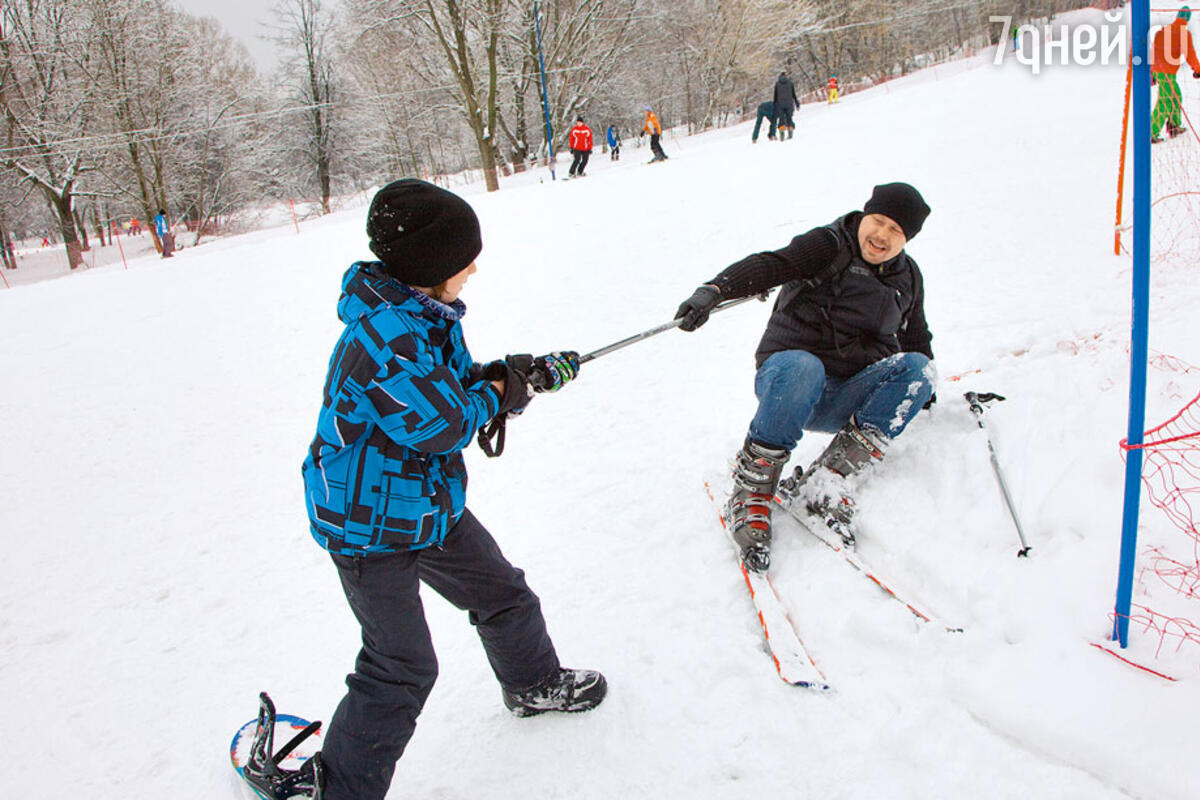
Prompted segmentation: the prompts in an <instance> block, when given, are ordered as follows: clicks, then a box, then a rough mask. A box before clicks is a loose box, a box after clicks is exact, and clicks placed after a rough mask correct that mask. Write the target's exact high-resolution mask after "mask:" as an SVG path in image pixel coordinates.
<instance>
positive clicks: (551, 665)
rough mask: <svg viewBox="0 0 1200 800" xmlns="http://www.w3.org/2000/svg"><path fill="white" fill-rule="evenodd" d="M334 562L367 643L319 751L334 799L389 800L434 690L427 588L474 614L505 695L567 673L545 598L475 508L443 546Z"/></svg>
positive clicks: (327, 795) (328, 796)
mask: <svg viewBox="0 0 1200 800" xmlns="http://www.w3.org/2000/svg"><path fill="white" fill-rule="evenodd" d="M332 558H333V561H334V564H335V565H336V566H337V570H338V577H340V578H341V581H342V589H343V590H344V591H345V593H346V599H347V600H348V601H349V603H350V608H351V610H353V612H354V616H355V617H357V618H358V621H359V624H360V625H361V626H362V642H363V646H362V650H360V651H359V654H358V659H357V661H356V662H355V665H354V672H353V673H352V674H351V675H349V676H348V677H347V678H346V685H347V686H348V687H349V691H348V692H347V693H346V696H345V697H344V698H342V701H341V703H340V704H339V705H338V707H337V711H335V712H334V715H333V719H332V721H331V722H330V723H329V728H328V732H327V734H326V736H325V744H324V746H323V747H322V749H321V754H322V756H321V757H322V760H323V761H324V762H325V765H326V767H327V777H328V782H327V784H326V789H325V794H324V797H325V798H326V800H382V798H383V797H384V795H386V794H387V792H388V787H389V785H390V784H391V781H392V774H393V772H395V769H396V761H397V760H399V758H400V756H401V754H402V753H403V752H404V748H405V746H406V745H407V744H408V740H409V739H410V738H411V737H412V734H413V729H414V728H415V727H416V720H417V715H418V714H420V712H421V708H422V707H423V706H424V705H425V700H426V699H427V698H428V697H429V692H430V690H431V689H433V683H434V680H435V679H436V678H437V657H436V655H435V654H434V652H433V642H432V640H431V639H430V636H429V628H428V626H427V625H426V623H425V612H424V610H423V608H422V605H421V598H420V596H419V595H418V593H417V587H418V584H419V582H420V581H424V582H425V583H426V584H427V585H428V586H429V587H431V588H432V589H434V590H435V591H436V592H437V593H438V594H440V595H442V597H445V598H446V599H447V600H449V601H450V602H451V603H453V604H454V605H455V606H457V607H458V608H460V609H463V610H464V611H467V612H469V619H470V621H471V624H472V625H474V626H475V627H476V630H477V631H478V633H479V638H480V639H481V640H482V642H483V649H484V651H485V652H486V654H487V658H488V662H489V663H490V664H491V666H492V671H493V672H494V673H495V675H496V678H497V680H498V681H499V682H500V685H501V686H503V687H504V688H506V689H509V690H518V689H525V688H528V687H530V686H533V685H534V684H536V683H538V682H540V681H541V680H542V679H544V678H545V677H547V676H548V675H551V674H553V673H554V672H555V671H556V670H557V669H558V668H559V663H558V656H557V654H556V653H555V652H554V645H553V644H552V643H551V641H550V635H549V634H548V633H547V631H546V622H545V620H544V619H543V617H542V611H541V603H540V601H539V600H538V598H537V595H535V594H534V593H533V592H532V591H531V590H530V588H529V586H528V585H527V584H526V583H525V574H524V573H523V572H522V571H521V570H519V569H517V568H516V567H514V566H512V565H511V564H510V563H509V562H508V561H507V560H506V559H505V558H504V555H503V554H502V553H501V552H500V548H499V546H497V544H496V541H495V540H494V539H493V538H492V536H491V534H490V533H488V532H487V529H485V528H484V527H483V525H481V524H480V523H479V521H478V520H477V519H475V516H474V515H473V514H472V513H471V512H470V511H469V510H467V511H464V512H463V515H462V517H461V518H460V519H459V521H458V524H457V525H455V526H454V527H453V528H452V529H451V530H450V533H449V534H447V536H446V541H445V544H444V545H443V547H441V548H437V547H430V548H426V549H424V550H411V551H406V552H402V553H387V554H377V555H368V556H366V557H363V558H348V557H344V556H336V555H335V556H332Z"/></svg>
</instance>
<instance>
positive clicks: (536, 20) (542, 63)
mask: <svg viewBox="0 0 1200 800" xmlns="http://www.w3.org/2000/svg"><path fill="white" fill-rule="evenodd" d="M533 24H534V26H535V27H536V28H537V50H538V71H539V72H540V73H541V75H542V114H543V115H544V116H545V118H546V155H547V157H548V158H549V161H550V180H556V178H555V177H554V130H553V129H552V128H551V127H550V102H549V100H548V99H547V95H546V60H545V59H544V58H543V57H542V16H541V14H539V13H538V4H537V0H533Z"/></svg>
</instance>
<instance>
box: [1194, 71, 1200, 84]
mask: <svg viewBox="0 0 1200 800" xmlns="http://www.w3.org/2000/svg"><path fill="white" fill-rule="evenodd" d="M1192 77H1193V78H1195V79H1196V80H1198V81H1200V69H1194V70H1192Z"/></svg>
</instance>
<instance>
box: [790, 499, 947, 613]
mask: <svg viewBox="0 0 1200 800" xmlns="http://www.w3.org/2000/svg"><path fill="white" fill-rule="evenodd" d="M775 505H776V506H777V507H778V508H780V509H782V510H783V511H786V512H787V513H788V515H789V516H790V517H791V518H792V519H794V520H795V521H796V522H798V523H800V527H801V528H803V529H804V530H806V531H808V533H809V534H811V535H812V536H813V537H815V538H816V539H817V540H818V541H820V542H821V543H822V544H824V545H825V546H826V547H828V548H829V549H830V550H832V551H833V552H835V553H837V554H838V555H840V556H841V557H842V559H843V560H845V561H846V563H847V564H849V565H850V566H852V567H854V569H856V570H858V572H859V573H860V574H861V575H863V577H865V578H867V579H868V580H870V581H871V582H872V583H874V584H875V585H876V586H877V587H878V588H879V589H881V590H882V591H883V592H884V593H885V594H886V595H887V596H888V597H890V598H891V599H893V600H895V601H896V602H897V603H900V604H901V605H902V606H904V607H905V608H907V609H908V610H909V612H910V613H912V615H913V616H914V617H916V618H917V619H918V620H920V621H921V622H926V623H932V624H937V625H941V626H942V627H944V628H945V629H946V630H947V631H948V632H950V633H962V630H963V629H962V628H961V627H960V626H958V625H954V624H952V623H948V622H946V621H945V620H944V619H942V618H941V617H940V616H939V615H938V614H936V613H934V612H933V611H931V610H929V608H928V607H927V606H925V605H924V604H922V603H919V602H918V601H916V600H914V599H913V598H912V596H911V595H910V594H909V593H907V592H903V591H901V590H900V589H898V588H896V583H895V582H894V581H892V580H889V579H887V578H885V577H883V574H882V573H881V572H880V571H879V570H878V569H876V568H875V567H873V566H871V565H870V564H868V563H867V562H866V561H865V560H863V558H862V556H860V555H859V554H858V553H857V552H856V551H854V550H852V549H850V548H848V547H847V546H846V545H845V543H844V542H843V541H842V537H841V536H840V535H838V533H837V532H835V531H834V530H833V529H832V528H830V527H829V526H828V525H826V524H825V523H824V522H823V521H821V520H820V519H815V518H813V517H812V516H811V515H810V514H809V513H808V512H807V510H805V509H804V508H803V507H800V508H796V504H795V503H793V504H792V505H791V506H790V507H789V506H787V505H784V504H783V503H782V502H780V499H779V498H778V497H776V498H775Z"/></svg>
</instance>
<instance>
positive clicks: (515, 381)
mask: <svg viewBox="0 0 1200 800" xmlns="http://www.w3.org/2000/svg"><path fill="white" fill-rule="evenodd" d="M533 366H534V363H533V356H531V355H529V354H522V355H516V356H505V357H504V360H503V361H493V362H491V363H490V364H486V365H484V367H483V372H482V373H481V374H482V375H483V377H484V378H486V379H488V380H489V381H504V396H503V397H501V398H500V409H499V410H498V411H497V412H496V416H497V417H502V416H504V415H506V414H510V413H511V414H520V413H521V412H522V411H524V410H525V406H527V405H529V401H530V400H531V399H532V398H533V390H532V389H531V387H530V385H529V375H530V373H532V372H533Z"/></svg>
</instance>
